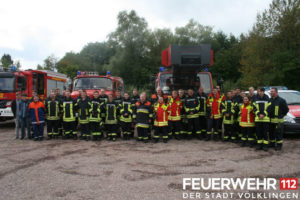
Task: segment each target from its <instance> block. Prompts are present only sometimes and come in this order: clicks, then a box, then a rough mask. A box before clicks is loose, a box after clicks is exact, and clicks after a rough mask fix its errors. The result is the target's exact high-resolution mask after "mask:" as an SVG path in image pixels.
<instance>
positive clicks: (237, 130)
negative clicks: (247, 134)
mask: <svg viewBox="0 0 300 200" xmlns="http://www.w3.org/2000/svg"><path fill="white" fill-rule="evenodd" d="M240 93H241V90H240V88H236V89H235V97H234V98H233V101H234V102H235V105H236V109H235V110H236V112H235V116H234V124H233V129H234V132H235V135H236V138H235V139H234V141H238V140H241V138H242V131H241V127H240V124H239V122H240V116H239V110H240V107H241V106H242V104H243V98H242V96H241V94H240Z"/></svg>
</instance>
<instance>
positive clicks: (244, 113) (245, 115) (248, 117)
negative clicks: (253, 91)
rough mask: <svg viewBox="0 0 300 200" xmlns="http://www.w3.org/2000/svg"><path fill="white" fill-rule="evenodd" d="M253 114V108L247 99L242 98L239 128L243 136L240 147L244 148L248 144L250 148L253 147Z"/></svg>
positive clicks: (246, 97)
mask: <svg viewBox="0 0 300 200" xmlns="http://www.w3.org/2000/svg"><path fill="white" fill-rule="evenodd" d="M254 118H255V115H254V112H253V106H252V105H251V103H250V100H249V97H248V96H245V97H244V98H243V104H242V105H241V108H240V126H241V132H242V134H243V136H242V138H241V140H242V144H241V146H242V147H244V146H246V144H247V141H248V143H249V146H250V147H254V145H255V138H254V130H255V123H254Z"/></svg>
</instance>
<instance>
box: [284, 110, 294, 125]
mask: <svg viewBox="0 0 300 200" xmlns="http://www.w3.org/2000/svg"><path fill="white" fill-rule="evenodd" d="M284 122H287V123H292V124H295V123H296V121H295V116H294V115H292V114H290V113H288V114H287V115H286V116H285V117H284Z"/></svg>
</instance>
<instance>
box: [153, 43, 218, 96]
mask: <svg viewBox="0 0 300 200" xmlns="http://www.w3.org/2000/svg"><path fill="white" fill-rule="evenodd" d="M161 57H162V59H161V61H162V65H163V66H162V67H160V72H159V73H158V74H157V75H156V76H155V77H154V80H153V81H154V83H152V87H153V88H152V90H155V88H157V87H160V88H161V89H162V90H163V92H164V93H165V94H170V93H171V91H172V90H178V89H183V90H187V89H189V88H192V89H194V90H197V89H198V88H199V87H200V86H202V87H203V88H204V92H205V93H207V94H208V93H210V92H211V90H212V88H213V81H212V76H211V73H210V72H209V67H210V66H212V64H213V51H212V50H211V45H209V44H201V45H198V46H178V45H170V46H169V47H168V48H167V49H164V50H163V51H162V55H161Z"/></svg>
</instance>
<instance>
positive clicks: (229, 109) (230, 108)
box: [221, 99, 236, 124]
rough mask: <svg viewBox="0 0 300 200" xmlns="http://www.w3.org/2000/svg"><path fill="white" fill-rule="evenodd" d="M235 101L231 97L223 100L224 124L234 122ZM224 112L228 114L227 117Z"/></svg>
mask: <svg viewBox="0 0 300 200" xmlns="http://www.w3.org/2000/svg"><path fill="white" fill-rule="evenodd" d="M235 107H236V103H235V102H233V101H232V99H227V100H225V101H224V102H223V103H222V105H221V109H222V113H223V123H224V124H233V123H234V113H235ZM226 114H229V117H226Z"/></svg>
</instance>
